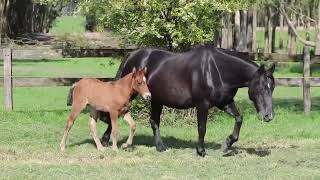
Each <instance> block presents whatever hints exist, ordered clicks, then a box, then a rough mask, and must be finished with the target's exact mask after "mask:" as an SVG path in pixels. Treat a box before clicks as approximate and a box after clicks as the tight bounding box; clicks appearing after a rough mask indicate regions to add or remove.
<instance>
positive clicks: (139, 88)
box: [132, 67, 151, 100]
mask: <svg viewBox="0 0 320 180" xmlns="http://www.w3.org/2000/svg"><path fill="white" fill-rule="evenodd" d="M146 72H147V68H146V67H145V68H144V69H141V70H136V68H133V70H132V77H133V82H132V87H133V89H134V90H135V91H136V92H138V93H139V94H140V95H141V96H142V97H143V98H144V99H146V100H150V99H151V93H150V91H149V89H148V86H147V79H146V77H145V73H146Z"/></svg>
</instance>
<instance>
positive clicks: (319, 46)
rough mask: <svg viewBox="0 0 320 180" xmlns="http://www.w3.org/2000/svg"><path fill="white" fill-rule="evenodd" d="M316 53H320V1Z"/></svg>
mask: <svg viewBox="0 0 320 180" xmlns="http://www.w3.org/2000/svg"><path fill="white" fill-rule="evenodd" d="M315 54H316V55H320V2H318V25H317V38H316V50H315Z"/></svg>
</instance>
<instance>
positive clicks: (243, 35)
mask: <svg viewBox="0 0 320 180" xmlns="http://www.w3.org/2000/svg"><path fill="white" fill-rule="evenodd" d="M239 40H240V42H239V51H241V52H246V51H247V11H245V10H243V11H240V38H239Z"/></svg>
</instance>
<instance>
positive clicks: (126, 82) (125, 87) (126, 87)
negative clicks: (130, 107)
mask: <svg viewBox="0 0 320 180" xmlns="http://www.w3.org/2000/svg"><path fill="white" fill-rule="evenodd" d="M132 81H133V77H132V73H129V74H127V75H126V76H124V77H123V78H121V79H119V80H118V81H116V82H115V84H116V86H117V87H119V91H120V92H121V93H122V94H123V95H125V96H126V98H127V97H128V98H130V97H131V96H132V95H133V93H134V90H133V87H132Z"/></svg>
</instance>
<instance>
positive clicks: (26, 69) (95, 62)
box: [0, 58, 120, 77]
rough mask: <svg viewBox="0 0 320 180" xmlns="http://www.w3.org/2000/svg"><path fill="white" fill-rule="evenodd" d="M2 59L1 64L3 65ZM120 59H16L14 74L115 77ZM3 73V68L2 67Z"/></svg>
mask: <svg viewBox="0 0 320 180" xmlns="http://www.w3.org/2000/svg"><path fill="white" fill-rule="evenodd" d="M2 63H3V62H2V61H0V65H1V66H2ZM119 65H120V60H119V59H115V58H62V59H50V60H14V61H13V67H12V71H13V76H31V77H83V76H94V77H95V76H98V77H114V75H115V74H116V72H117V70H118V67H119ZM0 73H1V74H3V68H0Z"/></svg>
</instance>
